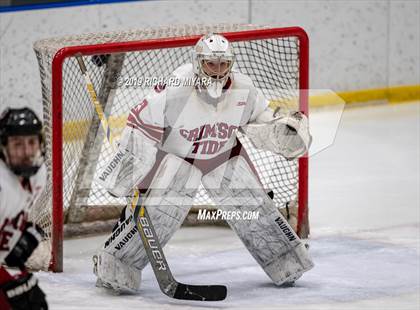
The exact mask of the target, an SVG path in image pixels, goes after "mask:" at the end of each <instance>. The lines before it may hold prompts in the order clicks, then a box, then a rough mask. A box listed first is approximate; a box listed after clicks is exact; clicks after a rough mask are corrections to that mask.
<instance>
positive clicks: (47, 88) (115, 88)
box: [31, 24, 308, 271]
mask: <svg viewBox="0 0 420 310" xmlns="http://www.w3.org/2000/svg"><path fill="white" fill-rule="evenodd" d="M209 32H215V33H222V34H224V35H225V36H226V37H227V38H228V39H229V40H230V41H231V42H232V45H233V48H234V52H235V57H236V63H235V64H236V65H235V66H236V69H237V70H239V71H240V72H242V73H244V74H247V75H248V76H250V77H251V79H252V80H253V82H254V85H255V86H256V87H258V88H259V89H261V90H262V92H263V93H264V95H265V96H266V98H268V99H270V100H271V105H272V106H273V107H275V106H279V105H283V104H284V106H286V103H288V104H287V106H288V108H289V109H290V108H291V109H294V110H301V111H303V112H304V113H305V114H307V113H308V107H307V96H306V92H305V91H299V90H305V89H307V88H308V41H307V37H306V34H305V32H304V31H303V30H302V29H300V28H276V29H270V28H267V27H258V26H253V25H238V24H233V25H230V24H229V25H228V24H221V25H211V26H208V25H197V26H186V25H184V26H177V27H164V28H155V29H142V30H135V31H125V32H113V33H102V34H86V35H79V36H67V37H61V38H53V39H45V40H40V41H37V42H35V44H34V49H35V53H36V55H37V59H38V63H39V68H40V74H41V84H42V102H43V119H44V125H45V136H46V150H47V152H46V163H47V168H48V185H47V188H46V191H45V193H44V195H43V197H42V199H41V200H40V202H39V204H38V205H37V206H36V207H34V208H33V210H32V212H31V217H32V219H33V220H35V221H36V222H37V223H38V224H40V225H41V226H42V228H43V229H44V231H45V232H46V240H45V242H44V246H46V248H45V249H44V251H43V252H44V253H43V255H42V258H41V259H40V260H41V261H42V269H50V270H53V271H62V269H63V254H62V253H63V225H64V223H81V222H92V221H96V222H97V221H103V220H107V219H110V218H115V216H116V214H119V210H120V209H121V208H122V207H123V206H124V205H125V204H126V200H125V199H119V198H115V197H112V196H110V195H109V194H108V193H107V191H106V190H104V189H102V188H101V187H100V186H98V185H97V184H96V182H95V179H96V178H97V176H98V173H99V172H100V171H102V168H103V167H104V165H105V163H106V162H107V161H108V158H109V156H110V155H111V154H112V148H111V147H110V145H109V143H107V142H106V139H105V136H104V132H103V130H102V128H101V126H100V122H99V119H98V117H97V115H96V113H95V110H94V108H93V105H92V103H91V101H90V98H89V96H88V93H87V91H86V84H85V81H84V79H83V76H82V74H81V72H80V69H79V67H78V64H77V61H76V58H75V55H83V57H84V60H85V63H86V65H87V69H88V71H89V74H90V77H91V79H92V81H93V83H94V86H95V89H96V92H97V94H98V99H99V101H100V103H101V105H102V107H103V109H104V111H105V114H106V116H107V117H108V120H109V123H110V127H111V130H112V134H113V135H114V136H115V137H118V136H119V135H120V134H121V132H122V129H123V127H124V125H125V121H126V117H127V115H128V111H129V110H130V108H131V107H133V106H134V105H136V104H138V103H139V102H141V100H142V99H143V98H144V97H145V96H146V95H147V93H148V92H149V91H150V90H151V89H152V87H141V86H138V87H136V85H135V84H136V83H137V82H138V80H137V79H139V78H153V77H161V78H164V77H168V76H169V75H170V74H171V73H172V71H173V70H174V69H175V68H177V67H178V66H180V65H182V64H185V63H189V62H191V51H192V46H194V44H195V43H196V41H197V40H198V38H199V37H200V36H201V35H203V34H205V33H209ZM95 55H107V57H96V59H95V60H96V62H94V61H92V60H93V59H92V56H95ZM130 79H131V80H130ZM133 79H134V80H133ZM128 84H129V85H128ZM127 86H130V87H127ZM294 90H296V91H294ZM293 94H294V95H293ZM296 94H297V96H298V97H297V100H296ZM292 97H293V98H292ZM290 102H295V105H294V106H292V107H290ZM240 139H241V141H242V143H243V145H244V146H245V148H246V149H247V152H248V154H249V155H250V157H251V159H252V161H253V163H254V165H255V167H256V169H257V171H258V172H259V174H260V179H261V180H262V182H263V184H264V186H265V187H266V189H267V190H271V191H273V192H274V201H275V203H276V205H277V206H278V207H279V208H283V207H285V205H286V204H287V203H294V204H296V205H297V206H298V223H297V230H298V233H299V235H300V236H303V237H306V236H307V234H308V223H307V186H308V185H307V158H306V157H304V158H300V159H299V160H294V161H287V160H285V159H284V158H282V157H281V156H278V155H275V154H272V153H269V152H265V151H260V150H256V149H254V148H253V147H252V145H251V144H250V142H249V141H248V140H247V138H246V137H244V136H240ZM204 206H205V207H217V206H214V203H213V202H212V201H211V199H209V197H208V196H207V194H206V192H205V190H204V189H203V188H200V190H199V193H198V194H197V196H196V198H195V206H194V207H195V208H201V207H203V208H204ZM38 265H39V264H38ZM38 268H39V267H38Z"/></svg>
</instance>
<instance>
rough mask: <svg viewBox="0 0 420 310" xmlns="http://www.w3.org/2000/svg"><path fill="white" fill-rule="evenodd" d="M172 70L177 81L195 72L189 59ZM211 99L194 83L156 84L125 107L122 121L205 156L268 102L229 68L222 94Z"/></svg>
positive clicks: (163, 145) (188, 154) (228, 141)
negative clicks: (140, 100)
mask: <svg viewBox="0 0 420 310" xmlns="http://www.w3.org/2000/svg"><path fill="white" fill-rule="evenodd" d="M173 75H174V76H175V78H177V79H179V81H181V82H182V81H188V80H192V79H193V78H194V73H193V71H192V66H191V65H190V64H188V65H184V66H181V67H179V68H178V69H177V70H176V71H175V72H174V74H173ZM214 100H215V99H213V98H211V97H209V96H206V93H205V92H199V91H196V90H195V87H194V86H193V85H191V86H177V87H173V86H172V87H165V86H163V87H155V90H154V91H153V92H152V93H151V94H149V96H148V97H147V98H146V99H144V100H143V101H142V102H141V103H140V104H138V105H137V106H135V107H134V108H133V109H132V110H131V111H130V114H129V116H128V120H127V125H128V126H131V127H132V128H135V129H137V130H139V131H140V132H141V133H143V135H144V136H145V137H147V138H148V139H150V140H152V141H154V142H155V143H156V145H157V147H158V148H159V149H161V150H162V151H164V152H166V153H172V154H175V155H178V156H180V157H182V158H194V159H210V158H213V157H215V156H217V155H218V154H221V153H223V152H226V151H227V150H229V149H231V148H232V147H233V146H234V145H235V143H236V139H235V137H236V134H235V132H236V129H238V128H239V127H241V126H244V125H246V124H248V123H250V122H254V121H255V120H256V118H257V117H258V115H259V114H261V113H262V112H263V111H264V110H265V109H267V106H268V101H267V100H266V99H265V98H264V97H263V96H262V95H261V94H260V92H259V91H257V89H256V88H255V87H254V86H253V84H252V81H251V79H250V78H249V77H247V76H245V75H243V74H241V73H238V72H232V79H231V80H229V81H228V82H227V85H226V86H225V91H224V93H223V95H222V97H221V98H219V99H218V102H212V101H214ZM271 114H272V112H271Z"/></svg>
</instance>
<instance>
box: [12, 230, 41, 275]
mask: <svg viewBox="0 0 420 310" xmlns="http://www.w3.org/2000/svg"><path fill="white" fill-rule="evenodd" d="M42 236H43V231H42V229H41V228H40V227H39V226H38V225H36V224H34V223H31V222H27V223H26V227H25V230H24V231H23V232H22V236H21V237H20V239H19V240H18V242H17V243H16V245H15V247H14V248H13V249H12V251H11V252H10V253H9V255H7V257H6V259H5V262H6V264H7V266H9V267H22V266H23V265H24V264H25V263H26V261H27V260H28V258H29V256H31V254H32V252H33V251H34V250H35V249H36V247H37V246H38V244H39V242H40V241H41V240H42Z"/></svg>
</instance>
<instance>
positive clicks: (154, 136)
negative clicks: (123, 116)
mask: <svg viewBox="0 0 420 310" xmlns="http://www.w3.org/2000/svg"><path fill="white" fill-rule="evenodd" d="M127 126H130V127H132V128H134V129H137V130H140V131H141V132H142V133H143V134H144V135H145V136H146V137H148V138H149V139H152V140H153V141H155V142H160V140H161V139H162V135H163V134H162V133H160V132H156V131H153V130H151V129H148V128H145V127H143V126H141V125H140V126H139V125H138V124H136V123H133V122H131V121H129V120H127Z"/></svg>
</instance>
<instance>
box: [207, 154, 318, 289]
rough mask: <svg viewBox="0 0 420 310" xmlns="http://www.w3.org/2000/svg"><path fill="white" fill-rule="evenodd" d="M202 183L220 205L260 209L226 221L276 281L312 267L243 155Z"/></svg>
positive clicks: (230, 208) (231, 208) (232, 208)
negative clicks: (254, 215)
mask: <svg viewBox="0 0 420 310" xmlns="http://www.w3.org/2000/svg"><path fill="white" fill-rule="evenodd" d="M202 183H203V185H204V187H205V188H206V189H207V192H208V193H209V195H210V197H211V198H212V199H213V201H215V202H216V204H217V205H218V207H219V208H221V209H223V210H225V211H235V212H243V211H247V212H248V211H253V212H258V213H259V218H258V219H253V220H243V219H236V218H232V219H229V220H227V222H228V224H229V225H230V227H231V228H232V229H233V230H234V231H235V232H236V234H237V235H238V236H239V238H240V239H241V240H242V242H243V243H244V244H245V246H246V247H247V249H248V250H249V252H250V253H251V255H252V256H253V257H254V258H255V260H256V261H257V262H258V263H259V264H260V266H261V267H262V268H263V269H264V271H265V272H266V273H267V275H268V276H269V277H270V278H271V279H272V280H273V282H274V283H275V284H277V285H282V284H283V283H286V282H291V281H294V280H296V279H297V278H299V277H300V276H301V275H302V274H303V273H304V272H305V271H307V270H309V269H311V268H312V267H313V263H312V260H311V258H310V257H309V254H308V251H307V249H306V248H305V245H304V244H303V242H302V241H301V240H300V239H299V237H298V236H297V235H296V233H295V232H294V231H293V229H292V228H291V227H290V225H289V224H288V223H287V221H286V220H285V219H284V217H283V216H282V215H281V213H280V212H279V210H278V209H277V208H276V206H275V205H274V202H273V201H272V199H271V198H270V197H268V195H267V194H266V192H265V190H264V189H263V188H262V186H261V184H260V183H259V182H258V179H257V177H256V176H255V175H254V174H253V172H252V170H251V168H250V167H249V165H248V163H247V162H246V160H245V159H244V158H243V157H241V156H237V157H234V158H231V159H230V160H229V161H228V162H226V163H224V164H223V165H221V166H219V167H218V168H216V169H215V170H213V171H211V172H210V173H208V174H207V175H205V176H204V177H203V179H202Z"/></svg>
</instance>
